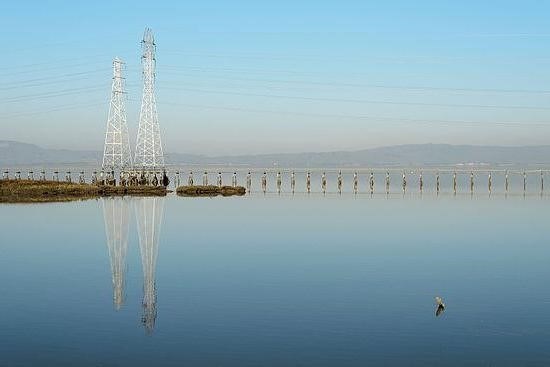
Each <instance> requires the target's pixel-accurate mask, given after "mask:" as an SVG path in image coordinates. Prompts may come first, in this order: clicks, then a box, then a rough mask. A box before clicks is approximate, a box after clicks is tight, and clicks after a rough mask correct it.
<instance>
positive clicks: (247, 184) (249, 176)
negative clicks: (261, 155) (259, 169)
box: [246, 171, 252, 193]
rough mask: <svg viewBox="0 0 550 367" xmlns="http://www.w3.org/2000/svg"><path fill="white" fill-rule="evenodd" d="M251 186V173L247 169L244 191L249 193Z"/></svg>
mask: <svg viewBox="0 0 550 367" xmlns="http://www.w3.org/2000/svg"><path fill="white" fill-rule="evenodd" d="M251 188H252V173H250V171H248V173H247V174H246V191H248V193H250V189H251Z"/></svg>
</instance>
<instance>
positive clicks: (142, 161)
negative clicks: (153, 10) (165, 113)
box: [134, 28, 164, 170]
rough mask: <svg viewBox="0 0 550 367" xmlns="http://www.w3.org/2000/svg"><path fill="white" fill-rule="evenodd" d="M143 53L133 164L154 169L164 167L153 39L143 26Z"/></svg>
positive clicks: (149, 30) (137, 167) (141, 167)
mask: <svg viewBox="0 0 550 367" xmlns="http://www.w3.org/2000/svg"><path fill="white" fill-rule="evenodd" d="M141 48H142V51H143V55H142V56H141V63H142V65H143V96H142V98H141V111H140V114H139V128H138V134H137V143H136V152H135V154H136V155H135V159H134V164H135V168H136V169H144V170H155V169H159V168H164V155H163V153H162V142H161V139H160V127H159V120H158V114H157V104H156V100H155V64H156V59H155V51H156V45H155V39H154V37H153V31H151V29H149V28H145V33H144V34H143V40H142V41H141Z"/></svg>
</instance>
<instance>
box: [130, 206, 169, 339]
mask: <svg viewBox="0 0 550 367" xmlns="http://www.w3.org/2000/svg"><path fill="white" fill-rule="evenodd" d="M135 208H136V218H137V225H138V234H139V250H140V253H141V264H142V267H143V302H142V306H143V315H142V318H141V321H142V323H143V325H144V326H145V329H146V331H147V333H152V332H153V329H154V327H155V321H156V318H157V295H156V286H155V269H156V264H157V255H158V247H159V234H160V227H161V224H162V217H163V215H164V198H160V197H145V198H137V199H135Z"/></svg>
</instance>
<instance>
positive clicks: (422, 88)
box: [168, 72, 550, 94]
mask: <svg viewBox="0 0 550 367" xmlns="http://www.w3.org/2000/svg"><path fill="white" fill-rule="evenodd" d="M168 73H170V72H168ZM185 75H190V76H192V75H193V74H185ZM210 78H213V79H222V80H240V81H255V82H266V83H288V84H306V85H326V86H342V87H354V88H380V89H403V90H419V91H452V92H480V93H529V94H548V93H550V90H544V89H539V90H533V89H531V90H529V89H496V88H456V87H454V88H453V87H432V86H410V85H409V86H399V85H384V84H361V83H339V82H318V81H308V80H288V79H287V80H284V79H261V78H235V77H225V76H218V75H216V76H214V77H212V76H210Z"/></svg>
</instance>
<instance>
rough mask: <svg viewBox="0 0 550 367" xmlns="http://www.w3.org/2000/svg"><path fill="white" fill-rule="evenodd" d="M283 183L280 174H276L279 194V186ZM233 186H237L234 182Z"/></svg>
mask: <svg viewBox="0 0 550 367" xmlns="http://www.w3.org/2000/svg"><path fill="white" fill-rule="evenodd" d="M282 183H283V181H282V179H281V172H277V192H278V193H279V194H280V193H281V185H282ZM235 186H237V183H236V181H235Z"/></svg>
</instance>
